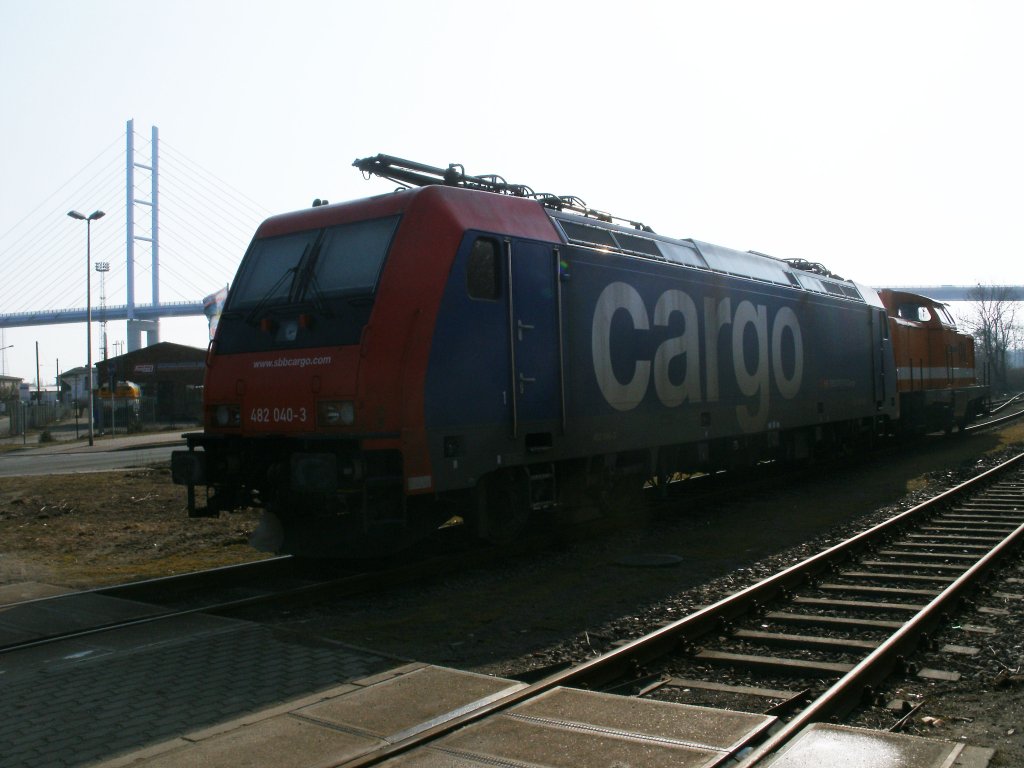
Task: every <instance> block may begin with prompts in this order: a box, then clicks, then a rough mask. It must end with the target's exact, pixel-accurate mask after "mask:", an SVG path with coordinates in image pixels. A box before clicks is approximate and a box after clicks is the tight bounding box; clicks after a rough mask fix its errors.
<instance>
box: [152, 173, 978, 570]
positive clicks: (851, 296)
mask: <svg viewBox="0 0 1024 768" xmlns="http://www.w3.org/2000/svg"><path fill="white" fill-rule="evenodd" d="M355 165H356V166H357V167H359V168H360V169H361V170H363V171H364V172H366V173H372V174H377V175H380V176H383V177H385V178H389V179H392V180H395V181H398V182H399V183H400V184H402V185H403V188H402V189H400V190H399V191H397V192H394V193H390V194H385V195H381V196H377V197H371V198H368V199H364V200H357V201H353V202H348V203H342V204H335V205H327V204H322V205H321V204H318V203H319V201H317V203H316V204H314V207H312V208H310V209H308V210H303V211H299V212H295V213H289V214H285V215H281V216H276V217H273V218H271V219H268V220H267V221H265V222H264V223H263V224H262V225H261V226H260V227H259V229H258V230H257V232H256V235H255V237H254V239H253V241H252V243H251V245H250V246H249V249H248V251H247V252H246V254H245V257H244V259H243V260H242V263H241V265H240V267H239V270H238V274H237V276H236V278H235V281H234V283H233V284H232V286H231V290H230V292H229V295H228V298H227V301H226V304H225V307H224V312H223V314H222V316H221V318H220V322H219V325H218V328H217V332H216V337H215V339H214V341H213V342H212V343H211V345H210V350H209V355H208V358H207V374H206V384H205V405H204V414H205V415H204V419H205V424H204V431H203V432H201V433H193V434H188V435H186V439H187V443H188V450H187V451H179V452H175V454H174V456H173V460H172V466H173V477H174V480H175V482H177V483H181V484H184V485H187V486H188V491H189V514H190V515H192V516H203V515H216V514H218V513H219V512H221V511H226V510H231V509H236V508H240V507H248V506H257V507H262V508H263V509H264V510H265V511H264V521H263V523H262V525H261V528H260V531H258V532H257V538H259V539H261V541H260V545H261V546H262V547H263V548H267V549H271V550H278V551H285V552H294V553H299V554H319V555H359V554H368V553H372V552H379V551H383V550H389V549H394V548H397V547H399V546H401V545H402V544H403V543H404V542H407V541H410V540H412V539H414V538H416V537H417V536H418V535H420V534H421V533H422V532H424V531H428V530H431V529H433V528H436V527H437V526H438V525H439V524H442V523H444V522H445V521H446V520H449V519H451V518H452V517H453V516H455V515H458V516H460V517H462V518H464V519H466V520H468V521H473V522H474V523H475V525H476V526H477V528H478V530H479V532H480V533H481V535H483V536H484V537H485V538H489V539H492V540H501V539H507V538H509V537H511V536H513V535H515V533H516V532H517V531H518V530H520V529H521V527H522V525H523V524H524V522H525V521H526V520H527V518H528V517H529V516H530V515H533V514H549V515H556V514H557V515H563V514H569V515H572V514H576V513H578V512H580V511H585V512H586V513H588V514H589V513H590V512H592V511H594V510H599V509H600V508H601V507H602V505H608V504H609V503H611V502H612V500H614V499H615V498H616V497H617V496H618V495H619V494H621V493H623V492H626V493H628V492H633V491H635V492H637V493H638V492H639V491H640V489H641V488H642V486H643V484H644V483H645V482H647V481H650V480H652V479H654V481H655V482H657V481H658V479H665V478H668V477H670V476H672V475H673V474H674V473H677V472H692V471H697V470H704V471H707V470H712V469H717V468H721V467H734V466H742V465H746V464H751V463H753V462H756V461H759V460H764V459H768V458H783V459H787V458H788V459H799V458H803V457H808V456H810V455H812V454H814V453H816V452H819V451H822V450H824V449H830V450H831V449H835V448H838V447H846V446H848V445H851V444H859V443H870V442H872V441H873V440H874V439H875V438H876V437H878V436H879V435H882V434H885V433H886V432H889V431H891V430H892V425H893V424H895V423H896V422H897V420H898V419H899V416H900V409H901V392H902V391H903V385H904V379H903V373H902V368H900V367H899V366H900V365H902V363H898V362H897V361H898V360H902V357H901V355H902V352H900V351H899V350H894V346H896V345H899V344H901V343H905V341H904V340H903V337H902V336H901V335H900V334H902V333H903V330H904V329H903V326H902V325H900V324H899V323H898V322H897V321H895V320H891V319H890V315H891V314H892V310H891V309H890V311H889V312H887V309H886V305H885V304H884V303H883V301H882V299H880V298H879V295H878V293H877V292H876V291H874V290H872V289H871V288H868V287H866V286H863V285H859V284H857V283H854V282H851V281H849V280H843V279H841V278H838V277H837V276H835V275H832V274H831V273H829V272H828V271H827V270H825V269H823V268H821V267H820V266H818V265H812V264H807V263H804V262H787V261H782V260H779V259H775V258H772V257H769V256H766V255H763V254H758V253H753V252H740V251H734V250H730V249H727V248H723V247H720V246H715V245H711V244H709V243H704V242H700V241H698V240H692V239H675V238H670V237H664V236H661V235H658V234H655V233H654V232H652V231H651V230H650V229H649V228H647V227H645V226H643V225H641V224H639V223H636V222H630V221H625V220H621V219H617V218H615V217H612V216H609V215H607V214H603V213H599V212H595V211H592V210H589V209H587V208H586V207H585V206H583V205H582V204H581V203H580V201H578V200H577V199H575V198H559V197H554V196H550V195H538V194H535V193H533V192H532V190H530V189H528V188H526V187H522V186H518V185H511V184H507V183H505V182H504V181H503V180H502V179H500V177H495V176H485V177H480V176H468V175H466V174H465V173H464V172H463V171H462V169H461V167H459V166H451V167H449V168H448V169H438V168H432V167H430V166H424V165H420V164H416V163H409V162H408V161H403V160H399V159H398V158H393V157H389V156H384V155H378V156H376V157H372V158H367V159H365V160H359V161H356V163H355ZM958 338H960V339H964V340H966V339H967V338H968V337H962V336H961V337H958ZM965 343H966V342H965ZM970 358H971V359H970V360H969V361H967V360H966V358H965V360H964V361H961V362H963V364H962V365H961V364H958V365H957V366H956V367H957V371H958V378H957V380H956V384H957V386H960V385H963V386H961V388H962V389H963V388H964V387H966V386H968V385H972V384H973V381H966V379H973V375H972V370H971V369H972V368H973V347H971V349H970ZM961 374H962V375H961ZM943 386H944V387H945V388H951V386H952V380H951V382H950V383H949V386H946V384H945V383H944V384H943ZM965 391H968V392H969V394H967V395H961V396H960V397H961V399H963V398H964V397H967V398H968V399H969V400H970V403H966V401H965V405H964V409H962V410H960V409H957V416H956V418H957V420H960V421H963V420H966V419H969V418H970V415H971V414H972V413H973V412H974V411H975V410H977V408H976V402H975V401H976V400H977V399H978V398H979V397H981V396H982V395H981V393H980V392H979V391H975V390H973V389H970V390H966V389H965ZM197 489H200V490H201V491H202V497H203V498H201V499H197V498H196V496H197V494H196V490H197Z"/></svg>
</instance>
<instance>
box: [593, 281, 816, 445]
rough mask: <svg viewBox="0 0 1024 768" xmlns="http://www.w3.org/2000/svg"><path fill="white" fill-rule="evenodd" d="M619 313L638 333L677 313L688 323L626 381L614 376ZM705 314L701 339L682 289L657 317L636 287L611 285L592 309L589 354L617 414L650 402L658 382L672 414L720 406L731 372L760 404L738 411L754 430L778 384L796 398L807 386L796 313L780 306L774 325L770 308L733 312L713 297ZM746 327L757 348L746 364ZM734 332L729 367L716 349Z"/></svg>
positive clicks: (664, 297) (665, 300)
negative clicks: (689, 406)
mask: <svg viewBox="0 0 1024 768" xmlns="http://www.w3.org/2000/svg"><path fill="white" fill-rule="evenodd" d="M619 311H624V312H627V313H628V314H629V317H630V319H631V321H632V325H633V329H634V330H639V331H646V330H650V329H651V324H652V322H653V325H654V326H655V327H667V326H668V325H669V323H670V321H671V318H672V316H673V315H674V314H676V313H678V314H680V315H681V316H682V320H683V330H682V333H680V334H679V335H678V336H673V337H671V338H668V339H665V340H664V341H662V342H661V343H660V344H659V345H658V347H657V349H656V350H655V353H654V358H653V360H645V359H638V360H635V361H634V365H633V371H632V375H631V376H630V377H629V378H628V379H627V380H625V381H621V380H620V379H619V378H618V377H617V376H616V375H615V371H614V370H613V367H612V338H611V337H612V320H613V318H614V316H615V314H616V313H617V312H619ZM703 315H704V316H703V334H702V333H701V325H700V324H699V322H698V320H699V316H698V309H697V304H696V303H695V302H694V300H693V299H692V298H690V296H689V294H687V293H685V292H683V291H680V290H676V289H670V290H667V291H665V292H664V293H662V294H661V296H659V297H658V301H657V303H656V304H655V305H654V315H653V317H652V316H651V315H650V314H649V312H648V309H647V306H646V304H645V303H644V300H643V297H642V296H641V295H640V293H639V292H638V291H637V290H636V289H635V288H634V287H633V286H631V285H629V284H628V283H622V282H616V283H611V284H610V285H608V286H606V287H605V289H604V290H603V291H601V295H600V297H599V298H598V300H597V306H596V307H595V308H594V321H593V324H592V328H591V351H592V354H593V359H594V373H595V375H596V376H597V384H598V386H599V387H600V389H601V394H602V395H604V399H605V400H606V401H607V402H608V404H609V405H611V406H612V407H613V408H615V409H617V410H619V411H629V410H632V409H633V408H636V407H637V406H638V405H639V404H640V402H641V401H642V400H643V399H644V397H645V396H646V394H647V392H648V389H649V387H650V383H651V379H652V378H653V379H654V391H655V393H656V394H657V396H658V399H659V400H660V401H661V403H662V405H664V406H666V407H667V408H674V407H676V406H678V405H681V404H682V403H684V402H687V401H689V402H691V403H699V402H709V403H713V402H717V401H718V400H719V374H720V373H721V372H722V371H723V370H726V371H727V370H728V369H729V368H731V369H732V370H733V372H734V374H735V377H736V385H737V387H738V389H739V391H740V394H741V395H743V396H744V397H747V398H757V406H756V409H755V408H754V406H751V405H737V406H736V418H737V419H738V420H739V423H740V427H741V428H742V429H744V430H745V431H753V430H757V429H760V428H762V427H763V426H764V425H765V423H766V421H767V419H768V402H769V390H770V383H771V381H772V380H774V382H775V386H776V388H777V389H778V391H779V394H780V395H782V397H783V398H786V399H792V398H794V397H796V395H797V394H798V393H799V392H800V384H801V381H802V379H803V371H804V350H803V335H802V334H801V332H800V322H799V320H798V319H797V316H796V313H795V312H794V311H793V310H792V309H791V308H789V307H780V308H779V310H778V311H777V312H776V313H775V316H774V317H773V318H772V320H771V324H770V326H769V322H768V308H767V307H766V306H765V305H764V304H757V305H755V304H753V303H752V302H750V301H747V300H744V301H741V302H739V303H738V304H737V305H736V310H735V312H734V311H733V309H732V300H731V299H729V298H720V299H715V298H712V297H708V298H705V299H704V307H703ZM730 327H731V328H730ZM748 328H749V329H750V330H751V331H752V332H753V338H754V340H755V341H756V347H757V354H756V359H748V356H747V355H746V354H745V353H744V338H745V337H746V335H747V333H748ZM730 330H731V342H732V343H731V345H730V346H729V349H730V350H731V357H732V361H731V362H732V365H731V366H727V365H726V363H727V362H728V361H720V360H719V359H718V349H719V339H720V335H721V334H722V333H730ZM769 331H770V332H769ZM769 347H770V354H769ZM784 350H785V353H784ZM680 357H681V358H682V361H681V362H682V365H683V367H682V371H683V375H682V377H681V378H680V377H678V376H677V377H676V379H677V380H676V381H673V380H672V378H671V377H670V376H669V366H670V364H671V363H672V361H673V360H675V359H676V358H680ZM751 357H752V358H753V357H754V356H751ZM701 361H703V373H704V375H703V380H702V376H701V371H702V366H701ZM723 366H725V367H723Z"/></svg>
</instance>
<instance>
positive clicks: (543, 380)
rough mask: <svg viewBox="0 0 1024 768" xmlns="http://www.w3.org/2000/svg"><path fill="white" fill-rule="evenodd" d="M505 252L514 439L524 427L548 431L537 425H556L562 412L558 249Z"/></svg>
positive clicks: (519, 247) (525, 247) (520, 245)
mask: <svg viewBox="0 0 1024 768" xmlns="http://www.w3.org/2000/svg"><path fill="white" fill-rule="evenodd" d="M505 248H506V266H507V270H508V272H507V274H508V278H509V279H508V286H509V293H508V320H509V340H510V350H511V374H512V381H511V387H512V403H511V404H512V436H513V437H518V436H519V432H520V428H521V427H522V426H523V425H524V424H529V425H531V426H530V427H529V428H530V429H535V428H539V429H540V430H545V431H547V429H549V428H550V426H549V425H548V426H547V429H546V428H545V426H544V425H540V424H536V422H551V421H556V420H559V419H561V418H562V415H563V413H564V403H563V400H564V395H563V381H562V348H561V329H560V322H559V318H560V316H561V308H560V303H561V302H560V293H559V291H560V284H559V281H558V249H557V248H553V247H552V246H551V245H550V244H545V243H530V242H522V241H514V242H513V241H506V243H505ZM534 447H536V448H542V447H544V445H543V443H541V444H539V445H536V446H534ZM547 447H551V446H550V445H548V446H547Z"/></svg>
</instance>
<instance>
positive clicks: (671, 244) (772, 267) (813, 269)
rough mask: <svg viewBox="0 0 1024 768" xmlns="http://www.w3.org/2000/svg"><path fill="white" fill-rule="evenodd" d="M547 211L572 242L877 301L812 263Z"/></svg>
mask: <svg viewBox="0 0 1024 768" xmlns="http://www.w3.org/2000/svg"><path fill="white" fill-rule="evenodd" d="M549 215H550V216H551V218H552V219H554V220H555V221H556V222H557V223H558V226H559V228H560V229H561V231H562V234H563V235H564V236H565V238H566V240H567V241H568V242H570V243H574V244H576V245H582V246H586V247H591V248H598V249H601V250H612V251H616V252H619V253H624V254H628V255H631V256H636V257H639V258H645V259H654V260H657V261H665V262H670V263H674V264H680V265H683V266H687V267H691V268H695V269H703V270H708V271H710V272H720V273H722V274H727V275H733V276H735V277H745V278H749V279H751V280H758V281H760V282H766V283H774V284H776V285H784V286H787V287H789V288H797V289H802V290H805V291H810V292H812V293H820V294H826V295H830V296H835V297H838V298H843V299H849V300H851V301H858V302H866V303H869V304H872V305H877V303H878V302H877V299H876V298H874V297H873V296H872V294H873V293H874V292H873V291H871V290H870V289H865V288H864V287H862V286H859V285H857V284H856V283H854V282H852V281H850V280H843V279H842V278H839V277H837V276H835V275H832V274H831V273H830V272H828V271H827V270H825V269H824V268H823V267H821V266H820V265H817V264H809V263H806V262H796V263H794V262H789V261H784V260H782V259H777V258H775V257H773V256H768V255H766V254H763V253H757V252H756V251H737V250H734V249H732V248H726V247H724V246H721V245H714V244H712V243H706V242H704V241H702V240H695V239H693V238H686V239H678V238H672V237H666V236H664V235H658V234H655V233H654V232H651V231H650V230H649V229H640V228H631V227H626V226H622V225H618V224H615V223H613V222H607V221H602V220H599V219H594V218H590V217H586V216H581V215H579V214H574V213H567V212H565V211H557V210H552V211H549ZM797 264H799V266H797ZM804 264H806V266H804ZM879 306H880V305H879Z"/></svg>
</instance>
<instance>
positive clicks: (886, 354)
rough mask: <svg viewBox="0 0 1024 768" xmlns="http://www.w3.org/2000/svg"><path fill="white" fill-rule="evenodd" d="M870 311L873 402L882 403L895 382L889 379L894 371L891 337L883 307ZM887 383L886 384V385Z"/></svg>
mask: <svg viewBox="0 0 1024 768" xmlns="http://www.w3.org/2000/svg"><path fill="white" fill-rule="evenodd" d="M869 312H870V313H871V343H872V346H873V347H874V350H875V354H874V357H875V364H874V369H875V377H874V378H875V386H874V394H875V402H876V403H878V404H879V405H882V404H883V403H884V402H885V400H886V398H888V397H891V396H892V395H893V394H894V393H895V390H896V387H895V383H894V382H893V381H891V380H892V379H893V377H894V376H895V371H894V370H892V369H893V365H892V364H891V361H892V360H893V352H892V339H890V338H889V316H888V315H887V314H886V311H885V310H884V309H870V310H869ZM887 384H888V386H887Z"/></svg>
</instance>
